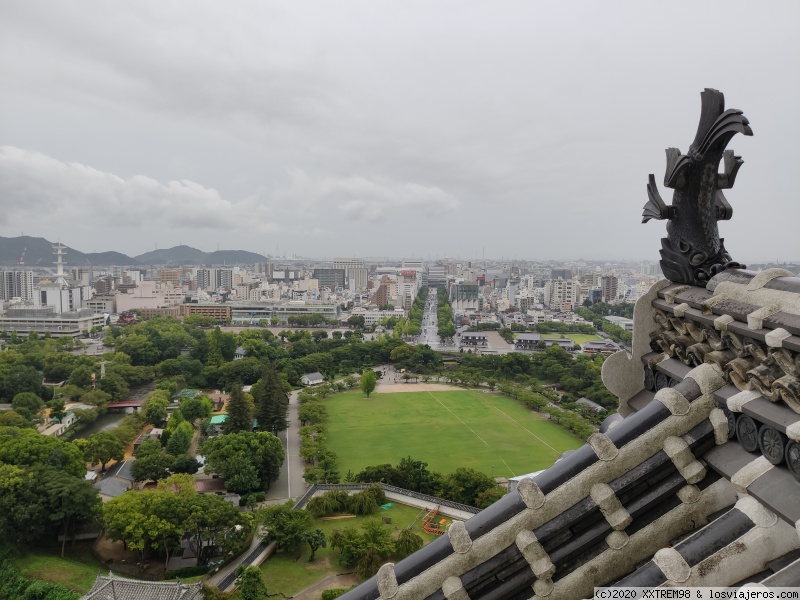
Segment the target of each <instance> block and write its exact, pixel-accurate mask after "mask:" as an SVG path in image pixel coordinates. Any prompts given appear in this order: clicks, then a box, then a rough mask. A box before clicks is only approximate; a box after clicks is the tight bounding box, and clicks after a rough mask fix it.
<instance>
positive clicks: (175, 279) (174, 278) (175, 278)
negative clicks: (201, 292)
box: [158, 269, 181, 287]
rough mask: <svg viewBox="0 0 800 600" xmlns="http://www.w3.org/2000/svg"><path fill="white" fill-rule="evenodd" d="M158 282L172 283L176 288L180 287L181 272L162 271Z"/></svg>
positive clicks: (172, 270) (176, 270)
mask: <svg viewBox="0 0 800 600" xmlns="http://www.w3.org/2000/svg"><path fill="white" fill-rule="evenodd" d="M158 280H159V281H160V282H161V283H171V284H172V285H174V286H175V287H178V286H179V285H180V284H181V270H180V269H160V270H159V272H158Z"/></svg>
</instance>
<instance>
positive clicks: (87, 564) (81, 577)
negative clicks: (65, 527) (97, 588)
mask: <svg viewBox="0 0 800 600" xmlns="http://www.w3.org/2000/svg"><path fill="white" fill-rule="evenodd" d="M60 553H61V547H60V546H58V547H55V546H54V547H52V548H46V549H36V550H31V551H30V552H26V553H25V554H24V555H22V556H21V557H19V558H13V559H11V562H12V563H13V564H14V566H15V567H17V568H18V569H19V570H20V571H21V572H22V574H23V575H25V576H26V577H28V578H31V579H41V580H44V581H49V582H50V583H57V584H60V585H63V586H66V587H68V588H69V589H71V590H74V591H76V592H78V593H79V594H85V593H86V592H88V591H89V589H90V588H91V587H92V585H93V584H94V581H95V579H96V578H97V572H98V571H99V570H100V569H101V568H102V566H103V565H102V563H100V561H98V560H97V559H96V558H95V557H94V556H93V555H92V553H91V552H90V551H89V547H88V546H82V545H80V544H78V545H77V546H76V547H75V548H71V546H70V544H67V548H66V553H65V558H61V557H60V556H59V555H60Z"/></svg>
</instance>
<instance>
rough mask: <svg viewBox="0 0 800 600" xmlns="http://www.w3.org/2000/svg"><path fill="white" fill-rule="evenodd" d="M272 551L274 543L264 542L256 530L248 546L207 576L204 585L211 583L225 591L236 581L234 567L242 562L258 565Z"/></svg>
mask: <svg viewBox="0 0 800 600" xmlns="http://www.w3.org/2000/svg"><path fill="white" fill-rule="evenodd" d="M274 551H275V544H274V543H273V544H269V545H267V544H265V543H264V542H262V541H261V535H260V534H259V533H258V532H256V534H255V535H254V536H253V541H252V543H251V544H250V548H248V549H247V550H246V551H245V552H242V554H240V555H239V556H237V557H236V558H235V559H234V560H232V561H231V562H229V563H228V564H227V565H225V566H224V567H222V568H221V569H220V570H219V571H217V572H216V573H214V574H213V575H212V576H211V577H209V578H208V581H206V585H212V586H214V587H216V588H219V590H220V591H223V592H224V591H227V590H229V589H231V587H232V586H233V583H234V581H236V569H238V568H239V565H241V564H244V565H245V566H246V567H249V566H250V565H253V566H256V567H258V566H260V565H261V563H263V562H264V561H265V560H266V559H267V558H268V557H269V556H270V555H271V554H272V553H273V552H274Z"/></svg>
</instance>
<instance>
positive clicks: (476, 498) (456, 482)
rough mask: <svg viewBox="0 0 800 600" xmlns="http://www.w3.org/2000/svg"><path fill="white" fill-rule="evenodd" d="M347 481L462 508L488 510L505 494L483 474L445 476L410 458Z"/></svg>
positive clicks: (464, 472)
mask: <svg viewBox="0 0 800 600" xmlns="http://www.w3.org/2000/svg"><path fill="white" fill-rule="evenodd" d="M345 480H346V481H352V482H358V483H386V484H388V485H394V486H396V487H401V488H404V489H407V490H412V491H415V492H419V493H422V494H429V495H431V496H436V497H438V498H444V499H445V500H452V501H453V502H459V503H461V504H467V505H469V506H475V507H477V508H486V507H487V506H490V505H491V504H493V503H494V502H496V501H497V500H499V499H500V498H502V497H503V495H504V493H505V492H504V490H503V488H501V487H500V486H498V485H497V483H496V482H495V481H494V479H492V478H491V477H489V476H488V475H486V474H485V473H481V472H480V471H476V470H475V469H469V468H463V467H462V468H459V469H456V470H455V471H453V472H452V473H447V474H444V475H443V474H442V473H438V472H436V471H430V470H429V469H428V463H426V462H424V461H421V460H415V459H413V458H411V457H410V456H408V457H406V458H403V459H401V460H400V463H399V464H398V465H397V466H396V467H395V466H392V465H391V464H388V463H387V464H382V465H372V466H368V467H365V468H364V469H363V470H362V471H360V472H359V473H356V474H355V475H353V474H350V473H348V476H347V477H346V479H345Z"/></svg>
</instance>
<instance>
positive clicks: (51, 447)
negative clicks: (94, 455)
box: [0, 427, 86, 478]
mask: <svg viewBox="0 0 800 600" xmlns="http://www.w3.org/2000/svg"><path fill="white" fill-rule="evenodd" d="M0 463H7V464H11V465H18V466H34V465H45V466H51V467H55V468H58V469H62V470H64V472H66V473H69V474H70V475H73V476H75V477H81V478H82V477H83V476H84V474H85V473H86V465H85V463H84V460H83V456H81V452H80V450H78V448H77V447H75V446H74V445H73V444H70V443H69V442H65V441H63V440H61V439H59V438H57V437H53V436H50V435H42V434H40V433H39V432H37V431H35V430H33V429H17V428H16V427H5V428H3V429H0Z"/></svg>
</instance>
